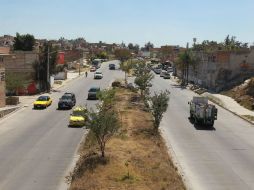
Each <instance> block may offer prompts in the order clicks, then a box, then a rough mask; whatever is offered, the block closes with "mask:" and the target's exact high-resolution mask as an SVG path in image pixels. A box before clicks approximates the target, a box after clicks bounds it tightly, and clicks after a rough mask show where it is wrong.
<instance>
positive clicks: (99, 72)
mask: <svg viewBox="0 0 254 190" xmlns="http://www.w3.org/2000/svg"><path fill="white" fill-rule="evenodd" d="M102 78H103V74H102V72H101V71H96V72H95V73H94V79H102Z"/></svg>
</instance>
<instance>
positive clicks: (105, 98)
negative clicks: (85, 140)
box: [87, 89, 120, 157]
mask: <svg viewBox="0 0 254 190" xmlns="http://www.w3.org/2000/svg"><path fill="white" fill-rule="evenodd" d="M114 97H115V91H114V90H111V89H109V90H104V91H102V92H101V93H100V94H99V96H98V98H99V99H100V100H101V102H102V103H101V104H98V105H97V108H98V111H97V112H95V111H92V110H91V111H89V112H88V116H89V118H90V119H89V121H88V123H87V127H88V128H89V129H90V130H91V131H92V133H93V134H94V136H95V138H96V141H97V142H98V145H99V147H100V151H101V156H102V157H105V148H106V143H107V142H108V141H109V140H110V138H111V137H112V136H113V135H114V134H115V133H116V132H117V131H118V128H119V127H120V125H119V121H118V114H117V112H116V111H115V110H114V108H113V104H114V103H113V101H114Z"/></svg>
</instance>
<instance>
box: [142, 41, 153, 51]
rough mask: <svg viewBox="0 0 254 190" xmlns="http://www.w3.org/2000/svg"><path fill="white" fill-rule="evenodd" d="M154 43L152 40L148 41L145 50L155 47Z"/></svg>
mask: <svg viewBox="0 0 254 190" xmlns="http://www.w3.org/2000/svg"><path fill="white" fill-rule="evenodd" d="M153 47H154V45H153V44H152V43H151V42H147V43H146V44H145V46H144V48H143V50H145V51H149V50H150V49H151V48H153Z"/></svg>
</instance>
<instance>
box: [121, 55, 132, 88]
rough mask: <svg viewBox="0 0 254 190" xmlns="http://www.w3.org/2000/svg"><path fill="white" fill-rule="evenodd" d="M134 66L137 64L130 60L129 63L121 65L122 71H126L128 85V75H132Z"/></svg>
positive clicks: (125, 77)
mask: <svg viewBox="0 0 254 190" xmlns="http://www.w3.org/2000/svg"><path fill="white" fill-rule="evenodd" d="M134 65H135V63H134V62H133V61H132V60H128V61H125V62H121V63H120V69H122V70H123V71H124V80H125V84H127V79H128V74H129V73H130V71H131V69H132V68H133V67H134Z"/></svg>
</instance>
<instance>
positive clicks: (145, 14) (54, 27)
mask: <svg viewBox="0 0 254 190" xmlns="http://www.w3.org/2000/svg"><path fill="white" fill-rule="evenodd" d="M0 5H1V11H0V35H3V34H10V35H15V34H16V32H19V33H20V34H26V33H29V34H33V35H34V36H35V37H36V38H38V39H45V38H46V39H59V38H60V37H64V38H66V39H74V38H77V37H84V38H85V39H86V40H87V41H88V42H99V41H103V42H107V43H113V42H115V43H121V42H122V41H123V42H124V43H126V44H128V43H130V42H132V43H137V44H139V45H144V44H145V43H146V42H148V41H151V42H152V43H153V44H154V45H155V46H161V45H166V44H168V45H180V46H186V43H187V42H189V43H190V44H192V43H193V38H197V41H198V42H202V41H203V40H215V41H223V40H224V39H225V37H226V36H227V35H228V34H229V35H231V36H236V37H237V40H239V41H242V42H248V43H250V44H253V42H254V1H253V0H0Z"/></svg>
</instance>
